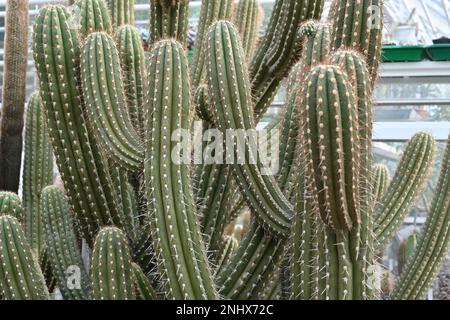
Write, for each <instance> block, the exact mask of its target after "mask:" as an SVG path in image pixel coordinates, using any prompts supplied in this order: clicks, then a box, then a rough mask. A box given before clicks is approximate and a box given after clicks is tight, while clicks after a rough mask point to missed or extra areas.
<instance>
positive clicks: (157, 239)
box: [144, 40, 217, 299]
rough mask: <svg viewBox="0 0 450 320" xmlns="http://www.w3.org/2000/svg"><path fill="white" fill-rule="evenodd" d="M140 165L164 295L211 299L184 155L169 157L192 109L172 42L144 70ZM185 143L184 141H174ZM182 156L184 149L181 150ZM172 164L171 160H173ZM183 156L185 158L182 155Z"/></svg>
mask: <svg viewBox="0 0 450 320" xmlns="http://www.w3.org/2000/svg"><path fill="white" fill-rule="evenodd" d="M148 75H149V77H148V83H147V84H148V86H147V88H149V91H148V94H147V101H146V106H147V108H148V109H146V110H145V112H146V130H147V132H149V133H151V134H150V136H149V137H147V141H146V148H145V149H146V152H145V153H146V155H145V157H146V159H145V162H144V164H145V167H144V176H145V188H146V196H147V200H148V205H149V211H150V215H151V218H150V219H149V220H150V221H151V223H152V232H153V234H152V238H153V240H154V248H155V251H156V258H157V260H158V267H159V269H160V272H161V274H162V276H163V285H164V287H165V291H166V292H165V293H166V296H167V297H169V298H175V299H216V298H217V293H216V291H215V289H214V284H213V281H212V275H211V271H210V269H209V266H208V261H207V257H206V253H205V248H204V245H203V243H202V239H201V235H200V232H199V231H200V229H199V223H198V220H197V217H196V208H195V203H194V199H193V195H192V189H191V181H190V166H189V162H187V163H186V162H184V161H186V160H184V158H183V159H181V158H182V157H183V156H184V157H185V156H186V154H184V153H183V155H181V154H175V155H174V154H173V152H176V151H173V148H174V146H176V145H177V144H176V143H174V142H173V141H172V140H171V136H172V135H173V134H174V133H176V132H178V133H179V134H181V135H182V134H183V132H185V133H188V134H189V132H190V127H191V117H192V111H193V109H192V110H191V107H190V100H191V98H190V90H191V89H190V86H189V75H188V66H187V58H186V56H185V53H184V50H183V48H182V47H181V45H180V44H179V43H178V42H176V41H173V40H163V41H160V42H158V43H157V44H156V45H155V46H154V48H153V50H152V52H151V57H150V62H149V70H148ZM179 138H182V139H186V137H183V136H182V137H179ZM184 152H186V151H184ZM174 156H175V157H180V159H178V158H177V161H172V158H173V157H174ZM187 156H189V155H187Z"/></svg>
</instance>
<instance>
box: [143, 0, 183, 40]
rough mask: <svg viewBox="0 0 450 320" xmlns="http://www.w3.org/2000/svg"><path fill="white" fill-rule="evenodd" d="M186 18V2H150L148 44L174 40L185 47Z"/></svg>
mask: <svg viewBox="0 0 450 320" xmlns="http://www.w3.org/2000/svg"><path fill="white" fill-rule="evenodd" d="M188 17H189V1H188V0H150V32H149V33H150V35H149V44H150V45H153V44H155V43H156V42H158V41H159V40H162V39H166V38H174V39H176V40H178V41H179V42H180V43H182V44H183V45H185V43H186V37H187V29H188Z"/></svg>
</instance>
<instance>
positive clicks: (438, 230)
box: [392, 140, 450, 300]
mask: <svg viewBox="0 0 450 320" xmlns="http://www.w3.org/2000/svg"><path fill="white" fill-rule="evenodd" d="M449 141H450V140H449ZM394 179H395V178H394ZM449 245H450V143H448V144H447V148H446V150H445V153H444V156H443V159H442V168H441V173H440V176H439V181H438V183H437V186H436V193H435V196H434V198H433V202H432V205H431V210H430V213H429V215H428V218H427V221H426V223H425V225H424V226H423V228H422V230H421V232H420V235H419V237H418V239H417V246H416V249H415V250H414V253H413V254H412V255H411V257H410V258H409V259H408V262H407V263H406V266H405V268H404V271H403V273H402V274H401V276H400V279H399V281H398V283H397V286H396V287H395V289H394V292H393V293H392V298H393V299H395V300H410V299H423V298H424V297H425V295H426V292H427V290H428V289H429V287H430V286H431V284H432V283H433V280H434V278H435V277H436V275H437V273H438V272H439V269H440V267H441V265H442V263H443V261H444V259H445V257H446V256H447V254H448V250H449Z"/></svg>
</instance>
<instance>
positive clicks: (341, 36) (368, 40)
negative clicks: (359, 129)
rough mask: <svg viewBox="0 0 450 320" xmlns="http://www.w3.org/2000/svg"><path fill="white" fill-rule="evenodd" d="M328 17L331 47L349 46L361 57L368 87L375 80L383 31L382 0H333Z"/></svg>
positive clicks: (334, 48) (335, 48) (333, 48)
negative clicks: (367, 75)
mask: <svg viewBox="0 0 450 320" xmlns="http://www.w3.org/2000/svg"><path fill="white" fill-rule="evenodd" d="M334 2H335V4H333V5H334V10H333V12H332V15H331V16H330V18H329V20H330V22H331V23H332V24H333V28H332V39H333V40H332V42H333V44H332V50H333V51H335V50H338V49H340V48H341V47H347V48H353V49H355V50H357V51H359V52H361V53H362V54H363V55H364V56H365V57H366V61H367V65H368V69H369V74H370V76H371V83H372V87H373V86H374V84H375V81H376V80H377V75H378V66H379V63H380V56H381V40H382V31H383V2H384V1H383V0H334Z"/></svg>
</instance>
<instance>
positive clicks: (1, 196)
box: [0, 191, 24, 223]
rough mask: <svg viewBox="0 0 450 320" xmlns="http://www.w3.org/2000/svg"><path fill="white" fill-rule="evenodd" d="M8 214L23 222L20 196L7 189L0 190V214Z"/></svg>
mask: <svg viewBox="0 0 450 320" xmlns="http://www.w3.org/2000/svg"><path fill="white" fill-rule="evenodd" d="M4 215H10V216H13V217H15V218H16V219H17V220H18V221H20V222H21V223H23V221H24V210H23V207H22V200H20V197H19V196H18V195H17V194H15V193H13V192H9V191H0V216H4Z"/></svg>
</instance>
